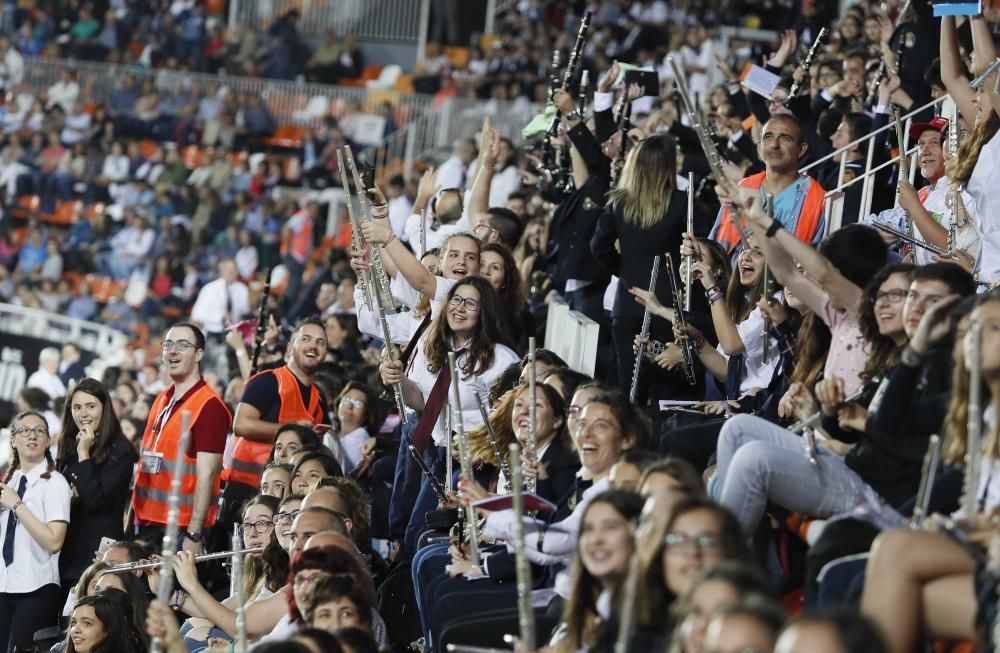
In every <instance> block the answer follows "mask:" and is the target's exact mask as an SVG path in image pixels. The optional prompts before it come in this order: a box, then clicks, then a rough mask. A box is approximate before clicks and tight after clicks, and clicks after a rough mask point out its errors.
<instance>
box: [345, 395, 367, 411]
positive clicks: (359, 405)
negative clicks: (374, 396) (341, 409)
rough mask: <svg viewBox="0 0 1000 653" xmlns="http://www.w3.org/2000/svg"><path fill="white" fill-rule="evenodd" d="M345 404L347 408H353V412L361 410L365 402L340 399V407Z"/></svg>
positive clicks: (348, 398) (346, 398) (347, 398)
mask: <svg viewBox="0 0 1000 653" xmlns="http://www.w3.org/2000/svg"><path fill="white" fill-rule="evenodd" d="M345 404H346V405H347V406H350V407H351V408H354V409H355V410H361V409H362V408H364V407H365V402H363V401H361V400H360V399H352V398H350V397H341V398H340V405H341V406H343V405H345Z"/></svg>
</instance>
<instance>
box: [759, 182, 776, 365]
mask: <svg viewBox="0 0 1000 653" xmlns="http://www.w3.org/2000/svg"><path fill="white" fill-rule="evenodd" d="M767 217H768V218H770V219H771V222H774V195H772V194H771V193H768V194H767ZM770 280H771V277H770V273H769V271H768V269H767V260H766V259H765V261H764V289H763V290H762V291H761V295H762V296H761V299H763V300H764V303H767V302H769V301H771V284H770ZM761 317H763V318H764V320H763V321H764V327H763V335H762V340H763V343H764V351H763V356H762V360H763V362H764V365H767V360H768V358H770V354H771V351H770V350H771V336H770V334H769V333H768V329H769V327H770V326H771V321H770V320H768V319H767V316H766V315H762V316H761Z"/></svg>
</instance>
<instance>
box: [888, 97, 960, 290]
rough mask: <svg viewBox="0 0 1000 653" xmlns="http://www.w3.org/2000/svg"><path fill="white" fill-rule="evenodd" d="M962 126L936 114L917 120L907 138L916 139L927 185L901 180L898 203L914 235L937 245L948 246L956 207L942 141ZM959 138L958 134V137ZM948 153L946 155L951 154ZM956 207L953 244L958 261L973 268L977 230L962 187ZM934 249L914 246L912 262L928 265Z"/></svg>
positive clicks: (921, 170)
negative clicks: (915, 185)
mask: <svg viewBox="0 0 1000 653" xmlns="http://www.w3.org/2000/svg"><path fill="white" fill-rule="evenodd" d="M952 129H961V126H960V125H949V124H948V119H947V118H943V117H941V116H936V117H935V118H934V119H933V120H931V121H930V122H918V123H916V124H914V125H913V126H912V127H910V139H911V141H916V142H917V148H918V149H917V165H918V166H920V176H921V177H923V178H924V179H926V180H927V185H926V186H924V187H923V188H921V189H920V190H919V191H918V190H917V189H916V188H914V187H913V185H912V184H910V183H909V181H908V180H904V181H902V182H901V183H900V184H899V205H900V206H901V207H902V208H903V209H905V210H906V212H907V213H909V214H910V217H911V218H913V226H914V227H916V229H915V230H914V235H915V236H917V237H918V238H920V240H923V241H925V242H927V243H930V244H931V245H933V246H935V247H937V248H938V249H943V250H947V249H948V244H949V243H948V231H949V229H950V228H951V225H952V223H953V222H955V216H956V211H955V210H954V209H953V207H952V206H951V204H952V202H953V201H954V196H955V194H954V193H953V192H952V191H953V189H952V188H951V181H950V180H949V179H948V177H947V176H945V173H944V166H945V159H946V154H945V144H944V141H945V139H946V138H947V136H948V134H949V132H950V130H952ZM959 142H961V136H960V137H959ZM950 155H951V153H949V154H948V155H947V156H950ZM958 196H959V197H960V201H959V207H958V211H957V216H958V221H957V223H956V224H957V233H956V235H957V237H956V239H955V240H956V242H955V243H954V247H955V249H956V250H958V251H956V252H955V253H956V255H957V257H958V259H957V260H958V261H959V262H960V264H962V265H964V266H965V267H966V268H967V269H970V270H971V269H972V267H973V265H974V264H975V262H976V259H977V258H978V256H979V234H978V233H977V232H976V229H975V228H974V227H973V216H972V213H971V212H972V210H974V208H975V204H974V203H973V201H972V196H971V195H969V194H968V193H967V192H966V191H965V190H964V189H962V190H961V191H959V193H958ZM934 258H935V255H934V253H933V252H931V251H929V250H926V249H924V248H922V247H916V248H914V258H913V260H914V262H915V263H917V264H918V265H927V264H928V263H932V262H933V261H934Z"/></svg>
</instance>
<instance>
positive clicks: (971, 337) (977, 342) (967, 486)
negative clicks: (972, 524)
mask: <svg viewBox="0 0 1000 653" xmlns="http://www.w3.org/2000/svg"><path fill="white" fill-rule="evenodd" d="M965 338H966V341H965V351H966V355H967V356H968V360H967V361H966V362H967V364H968V366H969V405H968V410H969V419H968V422H967V424H966V444H967V448H968V451H967V453H966V458H965V481H964V484H963V487H962V492H963V494H962V509H963V510H964V511H965V515H966V516H967V517H971V516H972V515H973V514H975V513H976V512H977V508H978V506H977V505H976V504H977V501H976V498H977V497H976V494H977V493H978V492H979V474H980V467H981V465H982V462H983V456H982V446H983V414H982V411H983V370H982V347H983V327H982V325H981V324H972V325H971V326H969V332H968V333H967V334H966V336H965Z"/></svg>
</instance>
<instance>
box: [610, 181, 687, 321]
mask: <svg viewBox="0 0 1000 653" xmlns="http://www.w3.org/2000/svg"><path fill="white" fill-rule="evenodd" d="M686 223H687V193H684V192H682V191H679V190H677V189H674V191H673V193H672V195H671V197H670V204H669V205H668V206H667V213H666V215H664V216H663V218H662V219H661V220H660V221H659V222H657V223H656V224H654V225H653V226H652V227H649V228H648V229H645V228H643V227H640V226H639V225H636V224H632V223H630V222H626V221H625V219H624V218H623V217H622V215H621V212H620V211H619V210H617V209H613V208H611V207H610V206H609V207H608V208H607V209H606V210H605V211H604V213H603V214H601V217H600V218H599V219H598V221H597V231H596V232H595V233H594V237H593V238H592V239H591V240H590V251H591V252H592V253H593V255H594V258H595V259H597V262H598V263H600V264H601V265H602V266H603V267H604V269H605V270H607V271H608V272H610V273H611V274H616V275H618V279H619V281H618V292H617V294H616V296H615V305H614V308H613V309H612V310H611V317H615V318H622V317H635V318H641V317H642V313H643V308H642V306H641V305H639V303H637V302H636V301H635V298H634V297H632V295H630V294H629V292H628V289H629V288H632V287H634V286H637V287H639V288H649V275H650V272H651V271H652V269H653V257H654V256H656V255H657V254H659V255H660V257H661V265H663V264H665V263H666V260H665V257H664V254H666V253H667V252H670V254H671V255H672V256H673V259H674V266H675V269H674V273H676V272H677V270H676V266H677V265H679V264H680V248H681V235H682V234H683V233H684V229H685V228H686ZM616 241H617V242H618V243H619V245H620V246H619V247H617V248H616V246H615V243H616ZM678 280H679V278H678ZM656 296H657V297H658V298H659V300H660V303H661V304H663V305H664V306H673V300H672V299H671V296H670V282H669V281H668V280H667V278H666V275H665V272H664V269H663V268H660V276H659V279H658V281H657V284H656Z"/></svg>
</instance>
